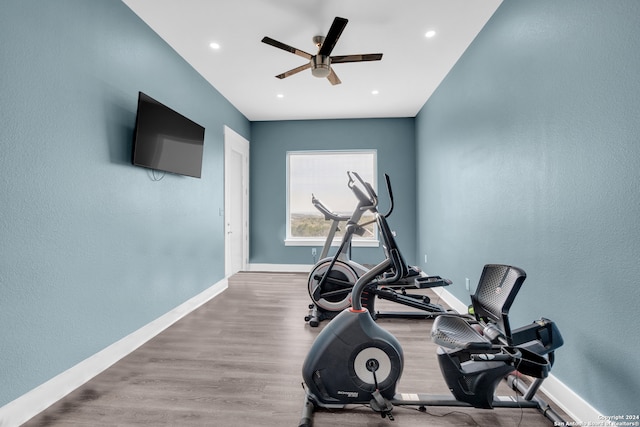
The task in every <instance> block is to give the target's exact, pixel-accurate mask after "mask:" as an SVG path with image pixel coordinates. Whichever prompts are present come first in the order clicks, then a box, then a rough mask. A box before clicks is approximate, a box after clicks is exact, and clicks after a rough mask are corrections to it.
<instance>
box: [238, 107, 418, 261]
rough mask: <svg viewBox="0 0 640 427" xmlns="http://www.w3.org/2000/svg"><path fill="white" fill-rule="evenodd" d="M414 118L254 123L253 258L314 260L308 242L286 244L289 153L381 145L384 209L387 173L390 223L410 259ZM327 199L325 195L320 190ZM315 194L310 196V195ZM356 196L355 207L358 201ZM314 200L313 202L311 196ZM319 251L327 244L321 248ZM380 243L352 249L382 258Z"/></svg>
mask: <svg viewBox="0 0 640 427" xmlns="http://www.w3.org/2000/svg"><path fill="white" fill-rule="evenodd" d="M414 125H415V123H414V119H413V118H400V119H358V120H310V121H305V120H302V121H282V122H253V123H252V124H251V178H250V179H251V201H250V206H251V242H250V245H249V247H250V251H251V254H250V262H252V263H272V264H313V257H312V255H311V250H310V248H309V247H306V246H303V247H294V246H287V247H285V245H284V239H285V234H286V229H285V228H286V225H285V221H286V195H287V193H286V191H287V190H286V182H287V178H286V176H287V169H286V153H287V151H298V150H340V149H376V150H377V152H378V155H377V159H378V188H379V191H378V192H379V193H380V211H381V212H384V211H385V210H386V206H388V204H387V196H386V190H383V188H384V185H385V184H384V182H385V181H384V173H385V172H386V173H388V174H389V175H390V177H391V181H392V185H393V189H394V197H395V200H396V209H395V210H394V212H393V215H392V216H391V217H390V218H389V223H390V225H391V227H392V228H393V229H395V230H396V231H397V233H398V237H397V241H398V245H399V246H400V248H401V250H402V254H403V256H404V257H405V259H406V261H407V262H408V263H413V262H414V258H415V256H414V254H415V229H414V227H413V225H414V224H415V196H414V195H415V160H414V156H413V153H414V152H415V128H414ZM345 185H347V179H346V176H345ZM319 197H320V198H322V196H321V195H319ZM309 198H311V195H309ZM355 203H356V202H355V199H354V206H355ZM309 204H311V201H309ZM317 249H318V253H319V251H320V250H321V249H322V248H321V247H319V248H317ZM383 256H384V254H383V252H382V249H381V248H353V259H354V260H356V261H358V262H364V263H374V264H375V263H378V262H380V261H381V260H382V259H383Z"/></svg>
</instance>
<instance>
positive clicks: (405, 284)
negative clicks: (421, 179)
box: [305, 172, 451, 327]
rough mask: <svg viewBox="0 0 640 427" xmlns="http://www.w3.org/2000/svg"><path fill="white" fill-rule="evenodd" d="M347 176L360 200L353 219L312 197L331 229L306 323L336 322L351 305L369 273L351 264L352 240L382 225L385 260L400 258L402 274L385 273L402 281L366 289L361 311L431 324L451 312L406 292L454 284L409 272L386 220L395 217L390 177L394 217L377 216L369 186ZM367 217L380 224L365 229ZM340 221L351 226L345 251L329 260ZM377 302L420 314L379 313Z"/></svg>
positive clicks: (313, 279)
mask: <svg viewBox="0 0 640 427" xmlns="http://www.w3.org/2000/svg"><path fill="white" fill-rule="evenodd" d="M347 176H348V178H349V180H348V183H347V185H348V187H349V189H351V191H352V192H353V194H354V195H355V197H356V199H357V200H358V204H357V205H356V207H355V209H354V211H353V213H352V214H351V216H346V215H339V214H337V213H334V212H332V211H331V210H330V209H329V208H328V207H327V206H325V205H324V204H323V203H322V202H321V201H320V200H319V199H317V198H316V197H315V195H312V203H313V205H314V206H315V207H316V209H318V210H319V211H320V212H321V213H322V214H323V215H324V217H325V219H326V220H331V221H332V224H331V229H330V231H329V235H328V236H327V240H326V241H325V244H324V247H323V250H322V254H321V259H320V261H318V263H316V265H315V266H314V267H313V269H312V270H311V272H310V273H309V278H308V290H309V296H310V297H311V301H312V304H310V305H309V309H310V310H309V314H308V315H307V316H306V317H305V321H307V322H309V325H311V326H314V327H315V326H318V325H319V324H320V322H321V321H323V320H326V319H332V318H333V317H335V316H337V315H338V314H339V313H340V312H341V311H342V310H344V309H345V308H348V307H349V306H350V305H351V293H352V290H353V286H354V285H355V283H356V281H357V280H358V278H359V277H361V276H362V275H364V274H365V273H367V272H368V271H369V269H368V268H366V267H365V266H363V265H361V264H358V263H357V262H355V261H353V260H352V259H351V257H350V252H351V243H352V239H353V236H354V235H359V236H362V235H364V233H365V232H366V228H365V227H366V226H367V225H369V224H371V223H377V225H378V230H379V233H380V236H381V237H382V242H383V247H384V250H385V255H386V257H387V258H388V257H389V252H390V251H394V252H396V253H397V254H398V256H399V257H400V259H401V262H400V264H399V266H398V268H399V270H398V271H397V272H395V271H387V272H384V274H386V275H388V276H389V277H394V276H396V273H397V277H396V278H395V279H394V280H392V281H389V280H385V281H384V286H377V285H376V284H374V283H371V285H370V286H367V288H366V289H365V290H364V291H363V292H362V301H361V303H362V305H363V306H364V307H366V308H367V310H369V312H370V313H371V315H372V316H373V318H374V319H378V318H383V317H386V318H389V317H401V318H420V319H428V318H433V317H435V316H438V315H440V314H442V313H444V312H446V310H445V309H444V308H443V307H442V306H441V305H439V304H434V303H431V300H430V299H429V297H428V296H427V295H423V294H419V293H415V294H410V293H407V288H410V289H411V288H413V289H416V288H418V289H424V288H432V287H438V286H446V285H449V284H451V281H450V280H447V279H443V278H441V277H440V276H429V275H427V274H426V273H424V272H423V271H421V270H420V268H419V267H414V266H408V265H407V264H406V263H405V262H404V260H403V259H402V255H401V254H400V250H399V249H398V245H397V244H396V241H395V238H394V233H393V232H392V231H391V229H390V228H389V224H388V223H387V218H388V217H389V215H391V212H393V207H394V203H393V191H392V189H391V180H390V178H389V175H387V174H385V180H386V185H387V192H388V194H389V201H390V207H389V211H388V212H387V213H386V214H379V213H378V210H377V208H378V196H377V194H376V192H375V190H374V189H373V187H372V186H371V184H370V183H368V182H366V181H364V180H363V179H362V178H361V177H360V175H358V174H357V173H356V172H347ZM367 212H370V213H371V214H373V216H374V218H375V219H374V220H373V221H370V222H364V223H361V220H362V217H363V215H364V214H365V213H367ZM341 221H346V226H345V230H344V235H343V237H342V240H341V243H340V246H339V247H338V249H337V251H336V253H335V254H334V255H333V257H326V256H327V254H328V252H329V247H330V246H331V242H332V241H333V237H334V235H335V232H336V231H337V230H338V225H339V223H340V222H341ZM325 257H326V258H325ZM379 284H382V282H379ZM376 297H377V298H380V299H384V300H388V301H393V302H396V303H399V304H403V305H406V306H408V307H412V308H415V309H418V310H419V311H416V310H414V311H400V312H399V311H393V312H380V311H376V309H375V299H376Z"/></svg>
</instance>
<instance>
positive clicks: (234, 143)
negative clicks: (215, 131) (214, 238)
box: [224, 125, 249, 277]
mask: <svg viewBox="0 0 640 427" xmlns="http://www.w3.org/2000/svg"><path fill="white" fill-rule="evenodd" d="M232 150H233V151H236V152H239V153H240V154H241V155H242V198H243V202H242V208H243V209H242V210H243V212H242V218H241V219H240V221H242V233H243V238H242V243H243V244H242V262H241V267H240V269H241V270H247V267H248V265H249V141H248V140H246V139H245V138H244V137H243V136H242V135H240V134H238V133H237V132H236V131H234V130H233V129H231V128H230V127H228V126H226V125H225V126H224V272H225V277H228V276H230V275H231V274H233V273H234V272H232V271H231V268H232V262H231V236H230V234H231V233H230V231H231V230H230V228H231V227H230V224H231V223H230V221H232V220H233V218H231V216H232V215H231V197H234V195H232V194H231V179H232V171H231V168H230V166H229V161H230V159H231V154H232ZM235 197H237V195H236V196H235Z"/></svg>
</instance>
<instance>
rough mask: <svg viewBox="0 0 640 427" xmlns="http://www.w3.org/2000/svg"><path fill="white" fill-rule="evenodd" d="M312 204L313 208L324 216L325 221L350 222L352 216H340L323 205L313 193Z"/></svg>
mask: <svg viewBox="0 0 640 427" xmlns="http://www.w3.org/2000/svg"><path fill="white" fill-rule="evenodd" d="M311 203H313V206H314V207H315V208H316V209H317V210H319V211H320V213H321V214H323V215H324V219H326V220H333V221H349V218H351V216H350V215H340V214H337V213H335V212H333V211H332V210H331V209H330V208H329V207H328V206H327V205H325V204H324V203H322V200H320V199H318V198H317V197H316V196H315V194H313V193H311Z"/></svg>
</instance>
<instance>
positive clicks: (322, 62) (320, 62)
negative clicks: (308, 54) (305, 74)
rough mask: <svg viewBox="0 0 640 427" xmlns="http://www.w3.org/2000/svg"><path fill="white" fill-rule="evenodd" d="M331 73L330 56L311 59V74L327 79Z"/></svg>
mask: <svg viewBox="0 0 640 427" xmlns="http://www.w3.org/2000/svg"><path fill="white" fill-rule="evenodd" d="M329 73H331V60H330V59H329V57H328V56H322V55H316V56H314V57H313V58H311V74H313V76H314V77H319V78H325V77H327V76H328V75H329Z"/></svg>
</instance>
